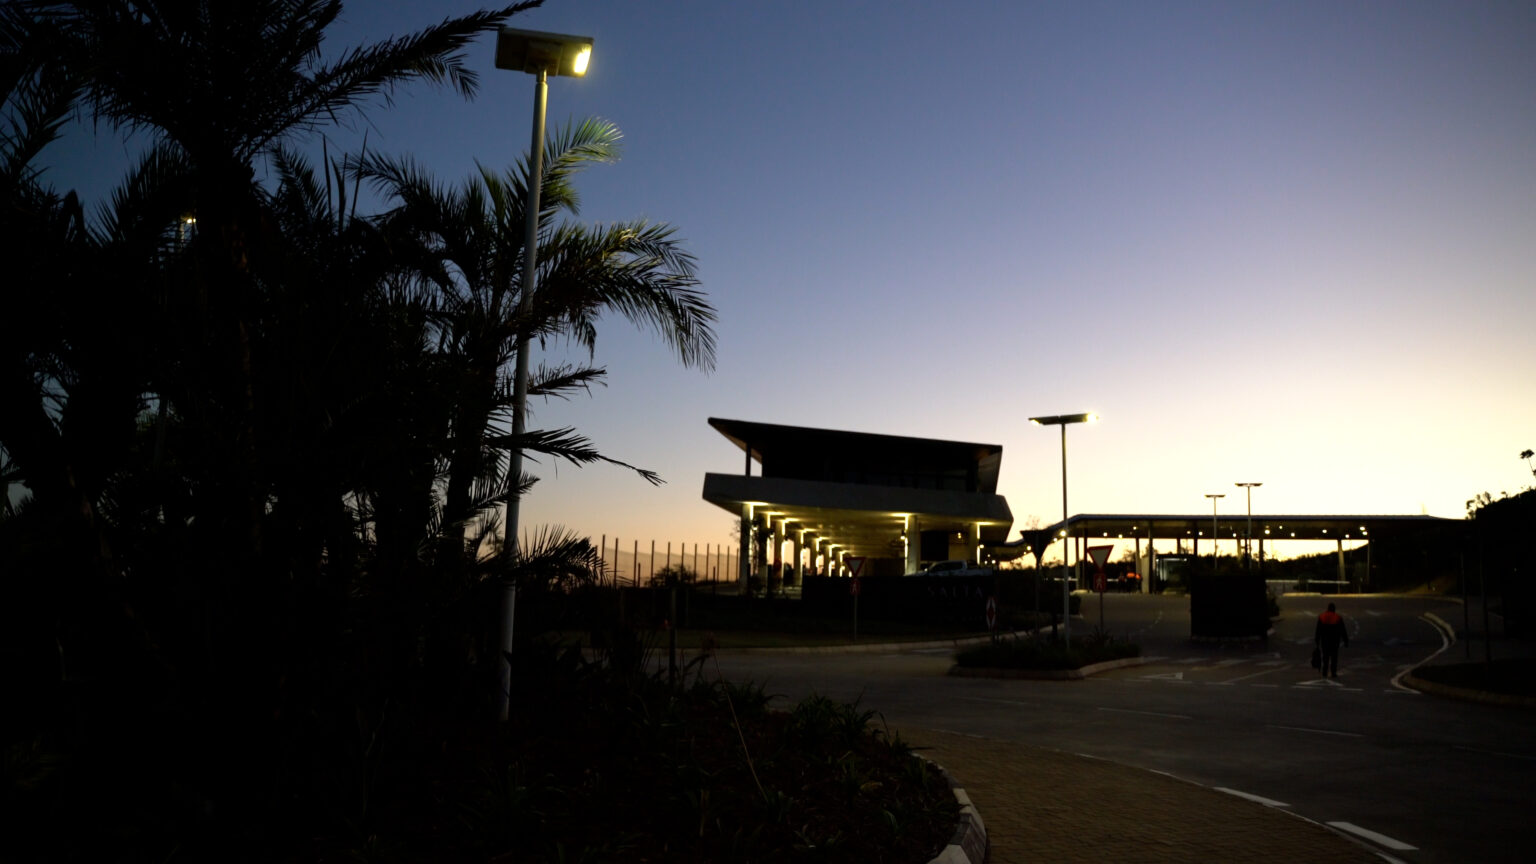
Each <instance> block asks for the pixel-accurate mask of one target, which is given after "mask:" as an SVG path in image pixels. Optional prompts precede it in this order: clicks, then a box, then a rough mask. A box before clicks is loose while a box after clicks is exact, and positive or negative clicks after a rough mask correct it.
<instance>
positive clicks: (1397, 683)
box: [1392, 612, 1456, 693]
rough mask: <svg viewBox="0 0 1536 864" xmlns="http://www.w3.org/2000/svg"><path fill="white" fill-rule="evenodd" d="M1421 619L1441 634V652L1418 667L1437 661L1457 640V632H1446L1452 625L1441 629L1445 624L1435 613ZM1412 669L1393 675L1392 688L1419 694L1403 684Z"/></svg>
mask: <svg viewBox="0 0 1536 864" xmlns="http://www.w3.org/2000/svg"><path fill="white" fill-rule="evenodd" d="M1419 619H1420V620H1421V621H1424V622H1425V623H1427V624H1429V626H1431V627H1433V628H1435V632H1436V633H1439V634H1440V650H1438V651H1436V652H1435V653H1433V654H1431V655H1429V656H1428V657H1425V658H1424V659H1423V660H1420V661H1419V664H1418V665H1423V664H1425V663H1428V662H1429V661H1431V660H1433V659H1435V658H1436V657H1439V656H1440V655H1441V654H1443V653H1444V652H1445V650H1446V649H1447V648H1450V647H1451V643H1452V641H1454V638H1455V637H1454V635H1452V634H1454V633H1455V632H1456V631H1454V630H1451V631H1450V633H1449V634H1448V633H1447V632H1446V631H1447V630H1450V625H1446V626H1445V627H1441V626H1440V625H1441V624H1444V623H1445V622H1443V621H1441V620H1440V617H1439V616H1438V615H1436V614H1435V613H1433V612H1425V613H1424V614H1423V615H1420V616H1419ZM1437 622H1438V623H1437ZM1412 668H1413V667H1410V668H1409V669H1404V670H1403V671H1401V672H1399V673H1397V674H1396V675H1393V676H1392V686H1393V687H1396V688H1397V689H1399V690H1408V691H1412V692H1414V693H1417V692H1418V691H1417V690H1414V689H1413V688H1412V687H1409V686H1408V685H1407V684H1404V683H1403V676H1404V675H1407V674H1408V673H1409V672H1410V671H1412Z"/></svg>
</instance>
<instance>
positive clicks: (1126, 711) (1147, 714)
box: [1099, 707, 1192, 720]
mask: <svg viewBox="0 0 1536 864" xmlns="http://www.w3.org/2000/svg"><path fill="white" fill-rule="evenodd" d="M1099 710H1100V711H1109V712H1111V713H1114V714H1140V715H1142V716H1144V717H1169V718H1172V719H1174V720H1189V719H1192V718H1191V717H1190V716H1189V715H1188V714H1164V713H1162V712H1161V711H1137V710H1136V709H1134V708H1102V707H1101V708H1099Z"/></svg>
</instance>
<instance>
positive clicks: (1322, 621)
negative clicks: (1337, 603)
mask: <svg viewBox="0 0 1536 864" xmlns="http://www.w3.org/2000/svg"><path fill="white" fill-rule="evenodd" d="M1313 638H1314V639H1315V640H1316V641H1317V642H1318V643H1319V644H1322V645H1328V646H1330V647H1336V646H1337V645H1338V644H1339V642H1340V641H1343V643H1344V644H1345V645H1348V644H1349V633H1348V631H1346V630H1345V629H1344V616H1343V615H1340V614H1339V613H1337V612H1324V613H1323V614H1321V615H1319V616H1317V634H1316V636H1314V637H1313Z"/></svg>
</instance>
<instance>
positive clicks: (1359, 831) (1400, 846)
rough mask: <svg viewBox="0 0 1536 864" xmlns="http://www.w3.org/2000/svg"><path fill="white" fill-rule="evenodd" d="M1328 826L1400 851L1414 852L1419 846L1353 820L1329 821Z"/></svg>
mask: <svg viewBox="0 0 1536 864" xmlns="http://www.w3.org/2000/svg"><path fill="white" fill-rule="evenodd" d="M1328 827H1330V828H1337V829H1339V830H1340V831H1348V832H1349V833H1351V834H1353V835H1355V836H1356V837H1364V838H1365V839H1367V840H1369V841H1371V842H1372V843H1375V844H1377V845H1379V846H1385V847H1387V848H1388V849H1396V850H1397V851H1399V852H1413V851H1415V850H1417V849H1418V848H1419V847H1417V846H1409V845H1408V844H1407V843H1404V842H1403V841H1401V840H1394V839H1393V838H1391V837H1388V836H1387V835H1385V834H1378V833H1376V832H1375V831H1371V830H1368V829H1365V828H1361V827H1360V826H1359V825H1356V824H1354V823H1352V822H1329V823H1328Z"/></svg>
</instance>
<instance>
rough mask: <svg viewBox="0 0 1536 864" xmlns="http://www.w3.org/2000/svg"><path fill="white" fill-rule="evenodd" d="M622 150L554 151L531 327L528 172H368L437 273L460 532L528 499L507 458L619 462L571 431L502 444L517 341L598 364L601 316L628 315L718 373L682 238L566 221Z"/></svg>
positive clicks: (585, 141)
mask: <svg viewBox="0 0 1536 864" xmlns="http://www.w3.org/2000/svg"><path fill="white" fill-rule="evenodd" d="M619 137H620V136H619V132H618V130H617V129H616V128H615V127H614V126H612V125H611V124H609V123H606V122H602V121H596V120H588V121H586V122H583V123H580V124H577V125H575V126H573V127H570V128H567V129H566V130H564V131H563V132H560V133H557V134H556V135H554V136H552V137H551V140H550V141H549V142H548V144H547V145H546V154H547V157H546V162H545V173H544V177H543V188H542V191H541V193H540V196H541V197H540V201H541V208H542V210H543V212H542V214H541V218H540V225H541V231H540V240H539V243H540V249H539V255H538V261H539V269H538V272H539V284H538V285H536V286H532V295H531V298H530V301H531V302H530V303H529V304H528V306H527V315H526V317H520V313H519V305H520V300H521V298H522V293H523V291H524V290H525V289H524V286H522V285H521V284H520V283H521V275H522V264H521V261H522V255H523V249H522V246H523V202H524V201H525V200H526V197H525V190H526V188H527V185H526V184H527V182H528V180H527V174H528V166H527V162H526V160H525V161H523V162H522V163H521V164H520V165H519V166H518V167H517V168H516V169H514V170H513V171H511V172H509V173H508V174H507V175H504V176H503V175H497V174H495V173H492V172H490V171H488V170H484V169H482V171H481V173H480V175H479V176H478V177H474V178H471V179H470V180H469V181H467V182H466V183H465V184H463V185H462V186H460V187H459V188H456V189H449V188H445V187H443V186H442V185H440V184H438V183H437V182H435V181H434V180H433V179H432V178H430V177H429V176H428V175H427V174H426V172H424V171H423V170H422V169H421V168H419V167H418V166H416V165H414V164H412V163H410V162H408V161H397V160H382V159H381V160H374V162H373V163H372V165H371V168H370V170H371V171H372V173H373V174H374V176H375V177H377V178H378V179H379V181H380V182H381V183H382V184H383V186H384V188H385V189H386V191H387V192H388V193H389V194H390V195H391V196H392V197H393V198H394V199H395V200H397V201H398V202H399V206H398V208H397V209H396V210H395V211H393V212H392V213H391V214H389V215H388V217H387V222H388V224H389V225H390V230H391V231H392V232H395V233H399V234H404V235H408V236H410V237H412V238H414V239H415V241H416V243H417V244H419V246H420V247H421V248H423V249H424V250H426V255H427V256H430V257H432V258H433V259H434V260H435V266H432V267H429V268H425V269H424V270H423V272H422V274H421V275H422V278H423V279H424V280H426V281H428V282H430V284H431V285H432V286H433V287H434V289H435V291H436V301H435V310H436V314H435V315H434V317H433V320H434V323H435V344H436V345H437V348H438V350H439V351H441V352H442V353H443V354H444V355H445V357H446V358H447V360H448V362H447V363H446V364H445V365H446V368H447V369H450V370H453V375H454V377H453V378H452V380H450V381H447V382H444V383H445V385H446V386H447V387H449V389H450V392H452V393H453V399H452V402H453V405H454V409H453V417H452V420H451V422H450V427H451V428H450V436H451V442H452V443H451V452H450V453H449V454H448V459H447V465H446V472H445V473H446V476H447V486H446V489H445V497H444V508H443V512H444V521H445V522H446V523H447V524H449V525H452V526H456V527H457V526H463V525H466V524H468V523H469V522H470V520H471V519H473V518H475V517H476V516H477V515H479V514H482V513H484V512H485V511H486V510H487V509H488V508H489V507H490V506H492V505H494V504H495V503H496V502H498V501H500V500H502V499H503V498H504V496H505V493H506V489H507V486H508V484H509V483H510V482H512V481H513V480H514V479H515V480H516V482H519V483H520V484H523V485H524V486H526V485H527V484H528V483H529V482H531V481H530V480H529V479H528V478H506V477H504V476H502V473H503V472H504V468H503V466H502V464H501V462H500V460H499V458H498V455H497V454H498V451H505V450H508V449H510V448H514V447H515V448H520V449H523V450H525V451H533V452H542V453H546V454H548V455H551V456H554V457H556V458H565V459H569V460H571V461H574V462H577V463H587V462H592V461H598V460H602V461H608V462H615V461H616V460H613V459H609V458H608V457H605V456H602V455H601V454H599V453H598V452H597V451H596V450H594V449H592V448H591V446H590V444H589V443H588V442H587V441H586V440H585V439H584V438H583V437H581V436H578V435H576V434H575V433H574V431H573V430H569V429H561V430H554V431H550V432H530V433H529V434H527V435H525V436H523V437H522V438H521V439H519V440H516V441H514V440H512V439H511V438H510V436H508V435H505V434H501V435H498V434H496V432H495V430H496V429H497V428H498V427H504V426H505V425H506V424H505V421H506V419H507V416H508V412H509V411H510V408H511V396H512V382H511V381H510V379H509V374H508V373H509V372H510V367H511V365H512V363H513V362H514V360H515V351H516V349H517V344H518V337H519V336H520V335H523V334H527V335H528V336H530V337H532V338H533V339H535V340H537V341H538V342H540V343H542V342H543V341H544V340H547V339H570V340H573V341H574V342H576V343H577V344H578V345H580V346H581V347H584V348H586V349H587V350H588V352H589V356H590V352H591V351H592V350H593V348H594V347H595V344H596V338H597V327H596V322H597V319H598V317H599V316H600V315H601V314H602V313H604V312H617V313H619V314H621V315H623V316H624V317H626V318H628V319H629V320H630V321H632V322H634V323H635V324H637V325H640V326H646V327H650V328H652V329H653V330H654V331H655V332H656V333H657V334H658V335H659V336H660V337H661V338H662V339H663V340H664V341H666V342H667V343H668V344H669V345H670V346H672V348H673V349H674V350H675V351H676V352H677V354H678V357H679V359H680V360H681V361H682V362H683V364H684V365H685V366H696V367H700V368H704V369H709V368H712V367H713V364H714V345H715V343H714V332H713V330H712V326H711V325H712V323H713V321H714V317H715V316H714V310H713V308H712V307H711V306H710V305H709V304H708V302H707V301H706V300H705V298H704V295H703V294H702V292H700V291H699V290H698V288H697V285H698V281H697V279H696V278H695V276H694V262H693V258H692V256H690V255H689V254H688V253H687V252H685V251H684V250H683V249H682V248H681V245H680V243H679V241H678V240H677V239H676V238H675V236H674V231H673V229H672V228H670V227H669V226H666V225H658V224H650V223H647V222H645V221H634V222H622V223H616V224H613V225H607V226H602V227H598V228H589V227H587V226H583V225H580V224H575V223H570V222H559V221H557V219H556V218H555V217H558V216H561V215H576V214H577V213H578V209H577V203H578V202H577V197H576V194H575V190H574V187H573V186H572V182H571V181H572V178H573V176H574V175H575V174H576V173H577V172H579V171H581V170H582V169H584V168H586V167H588V166H589V165H591V164H593V163H594V162H600V161H609V160H611V159H613V158H615V157H616V155H617V145H618V140H619ZM530 366H531V367H532V364H530ZM602 374H603V373H602V370H600V369H594V368H590V367H576V366H569V365H562V366H558V367H553V368H551V367H545V366H543V365H542V364H541V365H539V366H538V367H536V370H535V371H534V372H533V373H532V376H531V377H532V380H531V383H530V387H529V392H530V394H531V395H543V396H551V395H564V394H567V393H569V392H571V391H573V390H576V389H581V388H585V387H587V386H589V385H590V384H591V383H592V382H594V381H597V380H600V378H601V376H602ZM617 464H621V465H622V464H623V463H617ZM636 470H639V469H636ZM640 473H641V474H642V476H644V477H646V478H647V479H650V480H652V481H653V482H654V481H655V480H656V479H657V478H655V476H654V475H653V474H651V473H649V472H646V471H643V470H642V471H640ZM471 551H473V550H471Z"/></svg>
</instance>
